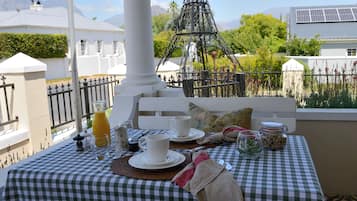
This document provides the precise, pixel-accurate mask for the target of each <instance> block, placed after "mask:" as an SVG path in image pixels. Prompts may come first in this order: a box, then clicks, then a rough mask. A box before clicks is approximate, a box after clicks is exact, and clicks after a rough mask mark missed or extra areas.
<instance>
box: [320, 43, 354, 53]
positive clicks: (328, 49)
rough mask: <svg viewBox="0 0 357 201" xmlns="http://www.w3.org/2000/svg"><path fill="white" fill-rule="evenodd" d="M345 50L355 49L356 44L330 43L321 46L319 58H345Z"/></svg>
mask: <svg viewBox="0 0 357 201" xmlns="http://www.w3.org/2000/svg"><path fill="white" fill-rule="evenodd" d="M347 49H357V42H349V43H347V42H344V43H332V42H325V43H324V44H322V45H321V51H320V55H321V56H347Z"/></svg>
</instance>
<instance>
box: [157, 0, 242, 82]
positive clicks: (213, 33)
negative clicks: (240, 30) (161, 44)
mask: <svg viewBox="0 0 357 201" xmlns="http://www.w3.org/2000/svg"><path fill="white" fill-rule="evenodd" d="M174 24H175V34H174V36H173V37H172V38H171V41H170V43H169V45H168V47H167V48H166V51H165V54H164V56H163V57H162V58H161V60H160V61H159V63H158V65H157V68H156V71H157V70H158V68H159V66H160V65H161V64H163V63H165V62H166V61H167V60H168V58H169V57H170V56H171V55H172V53H173V52H174V51H175V50H176V49H177V48H182V49H183V57H182V60H181V66H182V71H183V73H184V75H185V73H186V65H187V61H188V57H189V56H190V55H189V50H190V47H191V45H193V44H194V45H197V56H198V57H197V58H198V61H199V62H200V63H202V64H203V69H204V70H207V67H206V64H207V54H208V53H209V52H208V49H209V48H215V49H220V50H221V51H222V52H223V53H224V54H225V55H226V56H227V57H228V58H229V59H230V60H231V62H232V63H233V65H234V68H236V67H237V66H238V67H239V68H240V69H242V68H241V65H240V63H239V62H238V60H237V58H236V57H235V56H234V55H233V54H232V51H231V50H230V49H229V48H228V47H227V46H226V44H225V42H224V40H223V39H222V37H220V35H219V34H218V29H217V25H216V22H215V20H214V18H213V14H212V12H211V8H210V6H209V4H208V0H184V1H183V6H182V8H181V11H180V14H179V16H178V17H177V18H176V19H175V21H174Z"/></svg>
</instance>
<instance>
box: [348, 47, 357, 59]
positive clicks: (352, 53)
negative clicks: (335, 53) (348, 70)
mask: <svg viewBox="0 0 357 201" xmlns="http://www.w3.org/2000/svg"><path fill="white" fill-rule="evenodd" d="M347 56H349V57H353V56H357V48H348V49H347Z"/></svg>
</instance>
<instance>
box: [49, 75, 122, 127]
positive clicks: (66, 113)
mask: <svg viewBox="0 0 357 201" xmlns="http://www.w3.org/2000/svg"><path fill="white" fill-rule="evenodd" d="M79 84H80V97H81V103H80V104H81V108H82V117H83V118H86V119H87V121H88V120H89V119H90V117H91V115H92V114H93V113H94V111H93V104H92V103H94V102H95V101H96V100H105V101H106V105H107V108H110V107H112V106H113V98H114V87H115V86H116V85H118V84H119V81H118V80H117V79H116V76H108V77H101V78H93V79H83V80H80V81H79ZM72 97H73V91H72V86H71V84H70V83H68V84H60V85H51V86H49V87H48V100H49V110H50V116H51V128H57V127H60V126H63V125H66V124H68V123H70V122H73V121H74V108H73V103H72Z"/></svg>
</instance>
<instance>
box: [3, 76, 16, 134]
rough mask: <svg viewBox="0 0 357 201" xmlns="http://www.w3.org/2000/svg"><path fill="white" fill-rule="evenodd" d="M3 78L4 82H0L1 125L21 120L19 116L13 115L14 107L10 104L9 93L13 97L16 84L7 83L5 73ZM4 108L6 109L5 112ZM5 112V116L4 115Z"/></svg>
mask: <svg viewBox="0 0 357 201" xmlns="http://www.w3.org/2000/svg"><path fill="white" fill-rule="evenodd" d="M1 80H2V83H1V84H0V100H1V102H0V115H1V118H0V127H2V126H5V125H8V124H12V123H15V122H17V121H18V120H19V118H18V117H17V116H15V117H13V115H12V114H11V111H12V109H11V107H10V105H9V94H10V97H11V96H12V94H13V93H14V90H15V84H13V83H11V84H7V83H6V81H5V80H6V77H5V76H4V75H1ZM3 110H5V111H4V112H3ZM3 114H5V117H3V116H2V115H3Z"/></svg>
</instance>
